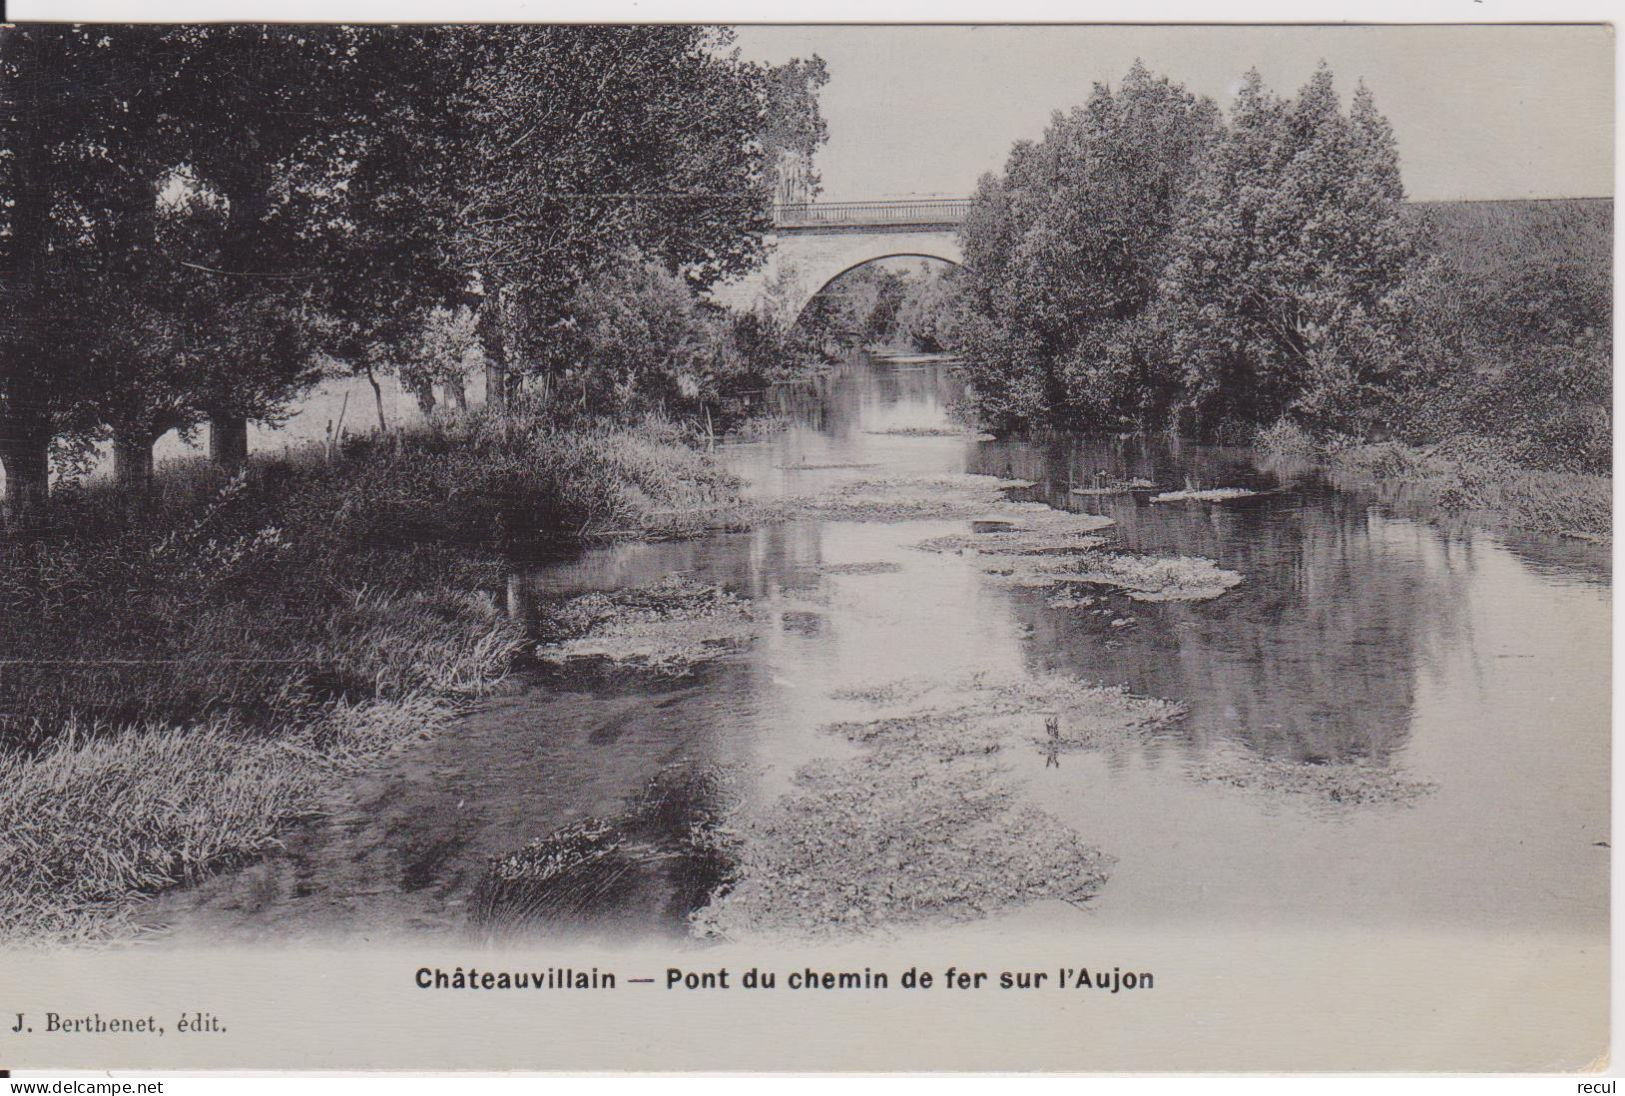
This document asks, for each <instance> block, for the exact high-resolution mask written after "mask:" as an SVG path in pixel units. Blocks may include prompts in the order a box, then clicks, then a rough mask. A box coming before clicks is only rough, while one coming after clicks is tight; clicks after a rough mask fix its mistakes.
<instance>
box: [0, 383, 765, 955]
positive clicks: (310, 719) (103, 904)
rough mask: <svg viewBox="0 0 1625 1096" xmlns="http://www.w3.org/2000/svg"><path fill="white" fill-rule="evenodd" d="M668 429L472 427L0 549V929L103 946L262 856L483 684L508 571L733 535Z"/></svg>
mask: <svg viewBox="0 0 1625 1096" xmlns="http://www.w3.org/2000/svg"><path fill="white" fill-rule="evenodd" d="M734 501H735V499H734V494H733V483H732V481H731V480H729V479H728V478H727V477H726V476H724V475H722V474H721V473H720V472H718V471H717V470H716V468H715V467H714V466H713V465H712V464H711V463H710V462H709V461H708V460H707V459H706V458H705V457H704V456H703V455H702V454H700V453H698V452H696V451H694V450H693V449H692V448H691V447H689V446H687V445H685V444H684V443H683V441H682V438H681V437H680V436H679V435H678V434H677V433H676V432H675V430H674V429H672V428H668V427H662V426H659V425H657V424H646V425H642V426H635V427H624V426H622V427H613V426H602V425H595V424H592V423H579V424H575V425H561V424H559V423H556V422H551V421H548V420H546V419H544V418H541V417H525V416H513V417H497V416H486V415H473V416H468V417H466V418H463V419H459V420H456V421H449V422H440V423H437V424H434V425H433V426H431V427H429V428H426V429H424V430H422V431H419V432H415V433H412V434H404V435H395V436H390V437H385V438H376V437H375V438H372V439H367V440H364V441H362V442H360V443H358V444H354V445H352V446H350V447H349V448H348V449H347V450H346V451H345V452H344V453H342V454H341V455H339V456H338V457H337V458H336V459H333V460H327V459H324V458H323V457H322V455H321V454H320V452H319V451H317V450H312V451H311V452H309V453H305V454H302V455H300V456H298V457H297V458H295V459H282V460H261V461H257V462H255V463H254V464H253V465H252V466H251V467H250V468H249V469H248V470H246V471H245V472H243V473H239V474H237V475H235V476H227V475H225V474H222V473H219V472H217V471H214V470H212V469H207V468H203V467H183V468H181V469H177V470H174V471H172V472H171V473H169V474H167V475H165V476H161V477H160V480H159V483H158V484H157V486H156V488H155V490H154V492H153V493H152V494H151V495H150V496H148V497H146V498H142V499H139V500H136V499H130V498H126V497H124V496H121V495H118V494H117V493H115V492H114V491H112V490H111V489H106V488H98V489H92V490H87V491H81V492H77V493H69V494H67V495H66V496H65V497H63V498H61V499H59V500H58V502H57V506H56V510H55V513H54V515H53V517H54V522H53V523H52V525H51V526H50V527H49V528H48V529H47V531H46V532H45V533H44V534H43V535H41V536H38V537H31V538H28V539H8V540H5V541H3V542H0V835H3V836H0V924H3V925H5V926H6V928H4V929H0V933H5V934H6V935H11V936H40V935H43V936H45V937H52V936H57V937H60V936H72V937H83V936H85V935H87V934H93V933H94V931H96V930H95V926H97V925H102V926H104V927H116V925H117V922H118V913H119V911H120V910H122V909H123V908H124V907H125V906H126V905H127V904H128V902H129V901H130V900H131V899H132V898H133V897H135V896H138V895H140V894H143V893H148V892H151V891H153V890H156V889H161V888H163V887H166V886H171V885H174V884H176V883H181V882H188V881H194V880H196V879H197V878H200V877H201V876H202V875H204V874H207V873H208V872H210V871H214V870H218V869H219V868H220V867H222V866H227V865H230V864H235V863H239V862H241V861H242V860H244V859H247V858H251V857H253V856H257V855H260V854H261V853H263V852H264V851H265V850H266V849H267V848H269V847H270V846H271V844H272V843H273V842H274V840H275V835H276V833H277V832H278V831H279V830H280V829H281V828H282V827H283V826H284V825H285V824H286V823H287V821H288V820H289V819H290V818H292V817H294V816H296V815H297V814H299V813H301V812H304V811H307V810H309V809H311V807H312V804H313V803H314V802H315V801H316V799H317V798H319V796H320V794H321V789H322V788H323V786H324V784H325V783H326V782H327V781H328V780H329V778H330V777H331V776H332V775H333V774H334V773H335V772H338V771H341V770H342V769H343V768H344V766H345V765H346V764H349V763H350V762H353V761H355V760H357V759H364V758H367V757H371V756H375V755H376V754H377V753H379V752H381V751H382V750H384V749H387V748H388V747H389V746H390V745H391V744H393V743H395V742H398V741H400V740H402V739H404V738H407V737H410V736H411V735H412V734H415V733H420V732H423V731H429V730H433V729H434V728H435V727H437V726H439V725H440V724H442V723H443V722H444V721H445V720H447V719H449V718H451V717H452V716H453V715H454V714H455V712H456V711H457V710H458V706H459V704H460V703H461V702H463V701H465V700H466V699H467V698H469V697H473V696H477V695H479V694H481V693H483V692H485V691H487V690H489V689H490V688H492V687H493V686H495V685H496V684H497V683H498V682H500V681H501V680H502V679H503V678H504V677H505V676H506V675H507V674H508V672H509V671H510V668H511V666H512V665H513V664H514V662H515V660H516V658H517V657H518V655H519V653H520V652H521V651H522V650H523V649H524V647H525V646H526V645H527V642H528V640H527V637H526V635H525V634H524V632H523V630H522V628H521V627H520V625H519V624H517V623H516V622H514V621H512V620H510V619H508V618H507V617H506V616H505V615H504V614H503V613H502V612H501V610H500V609H499V606H498V602H497V599H496V597H495V591H496V590H497V589H498V588H499V584H500V582H501V578H502V572H503V570H504V568H505V566H507V564H506V563H505V559H507V558H511V557H512V556H513V555H514V554H515V553H525V554H534V553H536V552H545V551H548V550H550V549H554V548H557V547H560V546H562V545H563V544H564V543H566V542H570V543H574V542H579V541H580V540H581V539H582V538H589V537H593V536H600V535H616V536H641V537H660V536H676V535H683V534H686V533H692V532H696V531H699V530H701V529H704V528H707V527H709V526H710V525H712V524H714V523H716V522H717V521H725V520H728V518H729V516H730V515H731V513H732V507H733V505H734Z"/></svg>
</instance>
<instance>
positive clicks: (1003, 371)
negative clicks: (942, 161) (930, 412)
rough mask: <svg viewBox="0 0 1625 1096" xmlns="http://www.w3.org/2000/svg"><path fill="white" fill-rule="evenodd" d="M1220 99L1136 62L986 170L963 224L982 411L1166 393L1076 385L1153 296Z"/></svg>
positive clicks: (1035, 415)
mask: <svg viewBox="0 0 1625 1096" xmlns="http://www.w3.org/2000/svg"><path fill="white" fill-rule="evenodd" d="M1217 129H1218V112H1217V109H1216V108H1215V107H1214V106H1213V104H1212V103H1211V102H1209V101H1208V100H1205V99H1199V98H1197V97H1196V96H1194V95H1192V94H1191V93H1189V92H1188V91H1186V90H1185V89H1184V88H1183V87H1182V86H1180V85H1178V84H1175V83H1173V82H1172V81H1170V80H1168V79H1167V78H1166V77H1154V76H1152V75H1151V74H1150V73H1149V72H1148V71H1147V70H1146V69H1145V68H1144V66H1142V65H1140V64H1139V63H1138V62H1136V63H1135V65H1134V66H1133V67H1132V68H1131V69H1130V70H1129V72H1128V73H1127V74H1126V75H1125V76H1124V78H1123V80H1122V82H1121V83H1120V84H1119V86H1118V87H1117V88H1116V89H1115V90H1114V89H1112V88H1111V87H1109V86H1107V85H1105V84H1096V85H1095V88H1094V91H1093V93H1092V94H1091V95H1090V97H1089V100H1088V102H1087V103H1086V104H1085V105H1083V106H1081V107H1078V108H1076V109H1074V110H1073V111H1072V112H1071V113H1069V114H1064V115H1063V114H1061V113H1059V112H1057V113H1056V114H1055V115H1054V116H1053V117H1052V118H1051V121H1050V125H1049V128H1048V129H1047V130H1046V131H1045V134H1044V137H1043V139H1042V140H1041V141H1039V142H1037V143H1031V142H1022V143H1018V144H1017V145H1016V146H1015V148H1014V150H1013V151H1012V152H1011V155H1010V159H1009V161H1008V163H1007V164H1006V166H1005V170H1004V173H1003V174H1002V176H987V177H984V178H983V180H982V181H981V183H980V185H979V186H978V188H977V192H976V195H975V197H974V198H973V201H972V208H971V210H970V213H969V215H968V217H967V219H966V221H965V225H964V228H963V230H962V233H961V242H962V245H963V249H964V254H965V273H964V276H963V279H962V282H963V286H962V288H963V293H964V296H965V300H966V305H967V309H968V311H969V313H970V314H969V316H968V317H967V321H966V323H965V325H964V329H963V340H964V342H965V345H966V349H967V350H968V351H969V352H970V355H971V359H972V362H973V366H972V368H973V373H972V381H973V383H974V384H975V386H976V390H977V393H978V396H979V401H980V406H981V411H982V413H983V415H984V416H985V417H986V418H988V419H989V421H990V422H993V423H995V424H998V425H1002V426H1010V425H1014V424H1018V423H1021V422H1025V421H1034V420H1048V421H1076V420H1078V419H1080V418H1092V417H1094V416H1096V415H1099V414H1101V413H1106V414H1131V415H1132V414H1137V413H1141V412H1144V411H1148V410H1151V409H1153V408H1154V406H1155V404H1156V403H1157V402H1158V399H1159V396H1160V393H1158V392H1155V391H1147V392H1138V391H1133V392H1128V393H1126V394H1125V396H1124V397H1123V398H1122V399H1121V400H1114V401H1111V402H1110V404H1109V405H1107V406H1101V403H1100V401H1099V399H1098V398H1097V397H1098V393H1097V392H1094V391H1092V390H1091V389H1090V388H1089V387H1087V386H1078V385H1075V384H1069V383H1068V380H1069V375H1070V376H1072V377H1074V378H1075V377H1076V376H1077V375H1078V374H1079V373H1080V370H1079V369H1078V367H1077V362H1078V361H1079V360H1080V355H1083V354H1089V355H1091V356H1092V355H1093V354H1095V353H1098V352H1099V351H1100V349H1101V348H1102V347H1107V348H1110V347H1111V346H1112V345H1113V343H1114V342H1115V341H1116V340H1117V339H1118V338H1119V337H1120V336H1121V331H1120V329H1121V328H1122V326H1123V325H1124V324H1127V323H1130V322H1133V321H1134V320H1136V319H1137V318H1138V317H1139V316H1140V315H1141V314H1142V313H1143V312H1144V311H1145V309H1146V308H1147V306H1148V305H1149V303H1150V302H1151V301H1152V299H1153V298H1154V297H1155V295H1156V290H1157V279H1158V276H1159V274H1160V273H1161V270H1162V267H1163V265H1164V262H1165V260H1166V255H1167V249H1168V245H1169V241H1170V237H1171V234H1172V232H1173V229H1174V226H1175V222H1176V219H1177V217H1178V215H1179V210H1180V206H1181V200H1182V198H1183V196H1184V194H1185V192H1186V190H1187V189H1188V188H1189V186H1190V184H1191V182H1192V180H1193V178H1194V176H1195V174H1196V172H1197V170H1198V169H1199V167H1200V165H1201V163H1202V162H1203V160H1204V158H1205V154H1206V150H1207V148H1208V146H1209V145H1210V144H1211V142H1212V140H1213V139H1214V136H1215V134H1216V132H1217Z"/></svg>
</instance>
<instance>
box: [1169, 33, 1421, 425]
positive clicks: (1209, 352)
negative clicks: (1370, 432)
mask: <svg viewBox="0 0 1625 1096" xmlns="http://www.w3.org/2000/svg"><path fill="white" fill-rule="evenodd" d="M1403 197H1404V191H1403V188H1402V186H1401V184H1400V178H1399V162H1398V154H1397V151H1396V149H1395V145H1394V139H1393V134H1392V132H1391V131H1390V129H1389V127H1388V123H1387V121H1386V120H1385V119H1384V118H1383V117H1382V115H1380V114H1379V113H1378V112H1377V110H1376V107H1375V105H1374V104H1373V102H1372V97H1371V94H1370V92H1369V91H1368V90H1367V89H1366V88H1365V87H1364V86H1363V85H1362V86H1361V87H1360V88H1359V90H1358V91H1357V92H1356V93H1355V96H1354V101H1353V105H1352V108H1351V109H1350V110H1349V111H1348V112H1347V113H1344V112H1343V111H1342V110H1341V109H1340V105H1339V103H1338V99H1337V94H1336V92H1335V90H1334V88H1333V85H1332V74H1331V70H1330V69H1328V68H1327V67H1326V66H1325V65H1322V66H1321V67H1320V68H1319V69H1318V70H1317V71H1316V72H1315V74H1314V76H1313V77H1312V78H1311V79H1310V81H1309V83H1308V84H1307V85H1305V86H1304V88H1303V89H1302V90H1301V91H1300V92H1299V93H1298V96H1297V98H1296V99H1295V100H1292V101H1290V102H1288V101H1283V100H1281V99H1279V98H1277V97H1275V96H1274V95H1272V94H1270V93H1269V92H1268V91H1267V90H1266V89H1265V88H1264V87H1263V83H1262V81H1261V80H1260V79H1259V77H1258V74H1257V73H1256V72H1252V73H1249V74H1248V76H1247V79H1246V82H1245V83H1244V85H1243V87H1242V90H1241V93H1240V95H1239V96H1238V97H1237V100H1236V104H1235V107H1234V109H1233V110H1232V112H1231V117H1230V125H1229V130H1228V133H1227V134H1226V137H1225V139H1224V140H1223V141H1222V142H1220V143H1219V145H1218V146H1217V148H1216V150H1215V153H1214V155H1213V156H1212V157H1211V159H1210V160H1209V162H1208V165H1207V169H1206V170H1205V171H1204V172H1203V173H1202V174H1201V176H1200V177H1199V179H1198V181H1197V184H1196V186H1195V187H1194V188H1192V191H1191V193H1190V195H1189V197H1188V201H1187V202H1186V205H1185V211H1184V216H1183V218H1182V219H1181V222H1180V226H1179V229H1178V231H1177V233H1176V234H1175V237H1174V240H1173V248H1172V257H1171V259H1170V261H1169V263H1168V265H1167V269H1166V270H1165V272H1164V274H1163V279H1162V293H1163V295H1164V297H1165V299H1166V302H1167V319H1168V332H1169V336H1170V348H1169V349H1170V353H1171V356H1172V359H1173V360H1174V361H1176V362H1178V363H1179V368H1180V386H1181V389H1182V394H1181V401H1182V403H1183V405H1184V406H1185V408H1187V409H1188V410H1189V411H1190V412H1191V413H1192V414H1193V415H1194V417H1195V419H1196V422H1197V423H1198V424H1199V425H1203V426H1212V425H1215V424H1217V423H1220V422H1224V421H1251V422H1258V423H1266V422H1273V421H1274V420H1275V419H1277V418H1279V417H1280V416H1282V415H1291V416H1293V417H1294V418H1296V419H1298V420H1299V421H1301V422H1304V423H1306V424H1310V425H1317V426H1324V427H1332V428H1341V429H1349V428H1353V427H1355V426H1356V425H1357V423H1356V421H1355V418H1354V416H1356V415H1358V414H1359V413H1360V412H1361V411H1362V410H1364V409H1369V408H1372V407H1374V406H1376V405H1377V404H1379V403H1381V402H1382V397H1383V394H1384V393H1385V392H1387V391H1388V390H1389V389H1390V387H1391V386H1392V384H1393V382H1394V381H1395V379H1396V372H1397V371H1398V370H1399V369H1401V368H1402V366H1403V364H1404V356H1403V354H1402V353H1401V352H1400V351H1401V341H1402V337H1403V334H1404V332H1405V329H1406V326H1407V321H1408V317H1409V316H1410V314H1411V308H1410V305H1411V298H1410V290H1411V289H1412V288H1413V287H1414V285H1415V284H1416V283H1415V282H1414V281H1412V280H1411V279H1412V278H1413V275H1414V274H1415V273H1416V270H1417V262H1416V260H1417V257H1418V250H1417V245H1416V240H1415V234H1414V232H1413V230H1412V226H1411V224H1410V223H1409V222H1408V221H1407V220H1406V219H1405V217H1404V216H1403V211H1402V208H1401V201H1402V199H1403Z"/></svg>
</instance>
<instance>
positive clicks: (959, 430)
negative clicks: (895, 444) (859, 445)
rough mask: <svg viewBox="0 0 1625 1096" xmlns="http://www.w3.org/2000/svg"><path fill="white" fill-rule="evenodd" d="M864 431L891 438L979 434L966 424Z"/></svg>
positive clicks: (961, 436) (952, 436) (955, 436)
mask: <svg viewBox="0 0 1625 1096" xmlns="http://www.w3.org/2000/svg"><path fill="white" fill-rule="evenodd" d="M864 433H865V434H877V435H880V436H882V437H893V438H968V437H976V436H979V435H978V433H977V431H975V430H972V429H971V428H969V427H966V426H892V427H888V428H886V429H884V430H865V431H864Z"/></svg>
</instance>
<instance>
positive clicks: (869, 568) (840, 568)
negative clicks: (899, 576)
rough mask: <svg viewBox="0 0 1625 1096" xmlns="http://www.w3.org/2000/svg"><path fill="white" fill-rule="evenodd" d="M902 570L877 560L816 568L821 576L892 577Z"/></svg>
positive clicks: (829, 564)
mask: <svg viewBox="0 0 1625 1096" xmlns="http://www.w3.org/2000/svg"><path fill="white" fill-rule="evenodd" d="M902 569H903V568H902V565H901V564H897V563H892V562H891V561H889V560H883V559H877V560H870V561H868V562H864V563H826V564H824V565H823V566H821V567H819V568H818V573H819V574H821V575H892V574H896V573H897V572H898V571H901V570H902Z"/></svg>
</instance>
